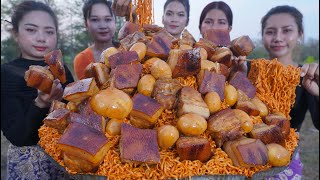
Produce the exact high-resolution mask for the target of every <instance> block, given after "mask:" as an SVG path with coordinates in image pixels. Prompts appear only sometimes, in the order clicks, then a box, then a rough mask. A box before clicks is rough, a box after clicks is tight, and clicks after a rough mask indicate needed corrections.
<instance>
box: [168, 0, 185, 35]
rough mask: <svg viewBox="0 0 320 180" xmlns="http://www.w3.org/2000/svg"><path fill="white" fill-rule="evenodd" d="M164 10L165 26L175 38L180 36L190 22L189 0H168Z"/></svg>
mask: <svg viewBox="0 0 320 180" xmlns="http://www.w3.org/2000/svg"><path fill="white" fill-rule="evenodd" d="M163 10H164V15H163V16H162V23H163V25H164V28H165V29H166V30H167V31H168V32H169V33H170V34H171V35H172V36H174V37H175V38H180V36H181V33H182V31H183V30H184V29H185V27H186V26H188V23H189V14H190V5H189V0H167V1H166V3H165V4H164V7H163Z"/></svg>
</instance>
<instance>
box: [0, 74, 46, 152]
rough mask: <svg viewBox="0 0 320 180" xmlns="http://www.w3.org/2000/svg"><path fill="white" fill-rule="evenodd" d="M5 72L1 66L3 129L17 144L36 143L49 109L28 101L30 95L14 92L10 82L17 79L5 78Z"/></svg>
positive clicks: (12, 141) (13, 142)
mask: <svg viewBox="0 0 320 180" xmlns="http://www.w3.org/2000/svg"><path fill="white" fill-rule="evenodd" d="M3 73H4V70H2V68H1V130H2V132H3V134H4V135H5V136H6V138H7V139H8V140H9V141H10V142H11V143H12V144H14V145H16V146H25V145H34V144H36V143H37V142H38V140H39V137H38V129H39V128H40V126H41V125H42V120H43V119H44V118H45V116H46V114H47V113H48V110H49V109H48V108H43V109H41V108H38V107H37V106H35V105H34V103H26V102H27V101H28V100H29V99H30V97H29V98H26V97H22V96H18V94H15V93H12V91H11V90H10V88H8V84H9V83H11V84H12V83H13V82H14V80H15V79H10V80H8V78H5V76H8V75H7V74H6V75H4V74H3ZM10 87H11V85H10ZM29 101H30V100H29ZM25 104H28V105H27V106H25Z"/></svg>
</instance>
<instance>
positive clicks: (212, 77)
mask: <svg viewBox="0 0 320 180" xmlns="http://www.w3.org/2000/svg"><path fill="white" fill-rule="evenodd" d="M201 78H202V77H200V76H198V82H199V84H200V86H199V92H200V93H201V94H206V93H208V92H212V91H215V92H217V93H218V94H219V96H220V99H221V101H223V100H224V84H225V82H226V77H225V76H224V75H222V74H217V73H214V72H210V71H208V70H204V74H203V78H202V79H201Z"/></svg>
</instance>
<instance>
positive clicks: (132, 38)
mask: <svg viewBox="0 0 320 180" xmlns="http://www.w3.org/2000/svg"><path fill="white" fill-rule="evenodd" d="M137 42H143V43H144V44H146V43H147V42H149V40H148V39H147V37H146V36H145V35H144V34H143V33H142V32H139V31H137V32H135V33H133V34H130V35H128V36H127V37H125V38H124V39H122V40H120V44H121V47H122V48H123V49H124V50H126V51H129V49H130V48H131V46H132V45H134V44H135V43H137Z"/></svg>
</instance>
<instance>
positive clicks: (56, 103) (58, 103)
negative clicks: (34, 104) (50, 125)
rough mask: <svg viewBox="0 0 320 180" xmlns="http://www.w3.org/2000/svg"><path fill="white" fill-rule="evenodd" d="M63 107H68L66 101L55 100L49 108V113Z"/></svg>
mask: <svg viewBox="0 0 320 180" xmlns="http://www.w3.org/2000/svg"><path fill="white" fill-rule="evenodd" d="M62 108H67V105H66V104H65V103H64V102H61V101H58V100H53V101H52V103H51V106H50V109H49V113H51V112H52V111H54V110H56V109H62Z"/></svg>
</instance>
